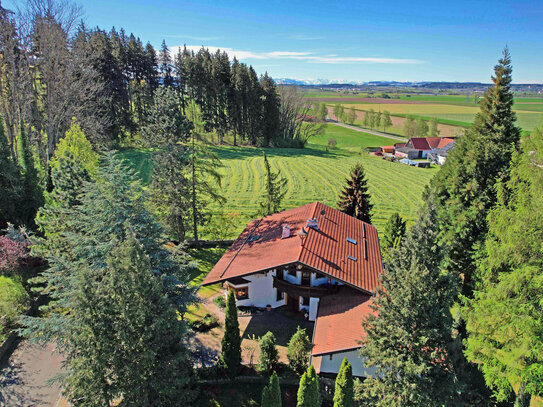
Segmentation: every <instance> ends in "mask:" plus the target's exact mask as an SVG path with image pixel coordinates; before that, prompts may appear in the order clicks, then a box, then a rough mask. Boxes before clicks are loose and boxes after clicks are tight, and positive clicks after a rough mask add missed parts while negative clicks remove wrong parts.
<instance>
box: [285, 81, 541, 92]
mask: <svg viewBox="0 0 543 407" xmlns="http://www.w3.org/2000/svg"><path fill="white" fill-rule="evenodd" d="M275 82H276V83H277V84H279V85H298V86H308V87H313V86H314V87H321V88H346V89H363V88H365V89H367V88H419V89H458V90H473V91H478V90H480V91H484V90H485V89H486V88H488V87H489V86H490V85H491V84H490V83H482V82H397V81H370V82H363V81H347V80H341V79H291V78H277V79H275ZM511 87H512V88H513V90H516V91H524V92H539V93H541V92H543V84H541V83H526V84H523V83H517V84H513V85H511Z"/></svg>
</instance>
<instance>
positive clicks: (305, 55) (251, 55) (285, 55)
mask: <svg viewBox="0 0 543 407" xmlns="http://www.w3.org/2000/svg"><path fill="white" fill-rule="evenodd" d="M182 48H183V47H182V46H175V47H171V48H170V50H171V52H172V53H173V54H176V53H177V52H178V50H179V49H182ZM200 48H202V46H201V45H187V49H188V50H190V51H194V52H198V50H199V49H200ZM205 48H207V49H208V50H209V52H212V53H214V52H216V51H217V50H219V49H220V50H221V51H224V52H226V53H227V54H228V55H229V56H230V58H234V57H236V58H237V59H239V60H246V59H258V60H264V59H294V60H298V61H307V62H311V63H321V64H422V63H424V61H421V60H418V59H402V58H376V57H340V56H338V55H336V54H332V55H324V56H320V55H315V54H314V53H312V52H296V51H271V52H253V51H247V50H239V49H233V48H228V47H216V46H205Z"/></svg>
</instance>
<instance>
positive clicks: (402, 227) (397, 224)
mask: <svg viewBox="0 0 543 407" xmlns="http://www.w3.org/2000/svg"><path fill="white" fill-rule="evenodd" d="M405 232H406V221H405V220H403V219H402V217H401V216H400V214H399V213H398V212H394V213H393V214H392V215H391V216H390V218H389V219H388V221H387V223H385V232H384V233H383V238H382V240H381V252H382V254H383V261H384V262H385V263H386V264H388V263H389V262H390V261H391V258H390V252H391V250H392V249H399V248H400V245H401V242H402V239H403V238H404V236H405Z"/></svg>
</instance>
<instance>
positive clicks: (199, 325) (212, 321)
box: [189, 314, 219, 332]
mask: <svg viewBox="0 0 543 407" xmlns="http://www.w3.org/2000/svg"><path fill="white" fill-rule="evenodd" d="M189 325H190V327H191V328H192V330H193V331H196V332H207V331H209V330H211V329H213V328H215V327H217V326H219V318H217V317H216V316H215V315H212V314H205V315H204V316H203V317H202V319H196V320H194V321H189Z"/></svg>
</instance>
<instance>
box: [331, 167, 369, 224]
mask: <svg viewBox="0 0 543 407" xmlns="http://www.w3.org/2000/svg"><path fill="white" fill-rule="evenodd" d="M346 181H347V186H346V187H345V188H344V189H343V191H342V192H341V194H340V196H339V202H338V204H337V205H338V208H339V210H340V211H342V212H344V213H346V214H347V215H350V216H353V217H355V218H356V219H359V220H361V221H364V222H367V223H371V209H372V208H373V205H372V204H371V197H370V194H369V192H368V186H367V181H366V175H365V173H364V167H362V164H356V165H355V166H354V167H353V168H352V170H351V178H350V179H347V180H346Z"/></svg>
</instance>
